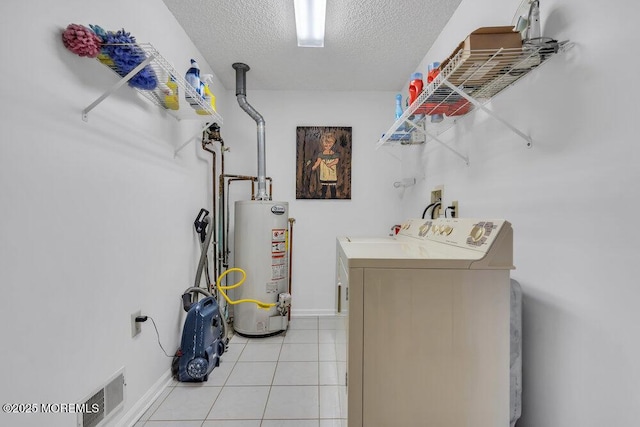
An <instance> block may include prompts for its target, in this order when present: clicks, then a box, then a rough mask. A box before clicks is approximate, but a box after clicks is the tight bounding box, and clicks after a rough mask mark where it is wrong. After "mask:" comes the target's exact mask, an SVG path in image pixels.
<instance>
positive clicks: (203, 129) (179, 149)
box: [173, 122, 211, 159]
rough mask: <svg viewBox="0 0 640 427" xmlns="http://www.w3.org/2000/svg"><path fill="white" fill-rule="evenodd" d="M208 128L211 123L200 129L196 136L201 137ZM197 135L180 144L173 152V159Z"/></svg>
mask: <svg viewBox="0 0 640 427" xmlns="http://www.w3.org/2000/svg"><path fill="white" fill-rule="evenodd" d="M209 126H211V123H209V122H207V123H205V124H204V126H203V127H202V129H200V132H199V133H198V135H202V132H204V131H205V130H206V129H207V128H208V127H209ZM198 135H194V136H192V137H191V138H189V139H187V140H186V141H185V142H184V143H182V145H181V146H180V147H178V148H176V150H175V151H174V152H173V158H174V159H175V158H176V157H178V153H179V152H181V151H182V150H183V149H184V148H185V147H186V146H187V145H189V144H190V143H191V141H193V140H194V139H196V137H197V136H198Z"/></svg>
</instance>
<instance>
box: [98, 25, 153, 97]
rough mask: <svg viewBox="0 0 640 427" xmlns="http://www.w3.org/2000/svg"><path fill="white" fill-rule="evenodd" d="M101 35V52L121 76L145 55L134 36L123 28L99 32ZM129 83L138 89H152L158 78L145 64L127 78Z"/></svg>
mask: <svg viewBox="0 0 640 427" xmlns="http://www.w3.org/2000/svg"><path fill="white" fill-rule="evenodd" d="M101 37H102V40H103V42H104V45H103V53H105V54H107V55H108V56H109V57H110V58H111V60H112V61H113V63H114V64H115V66H116V68H117V70H118V73H119V74H120V75H121V76H123V77H124V76H126V75H127V74H128V73H129V72H131V70H133V69H134V68H135V67H137V66H138V65H139V64H140V63H141V62H142V61H144V60H145V59H146V57H147V56H146V54H145V53H144V51H143V50H142V49H141V48H140V47H139V46H138V45H137V44H136V39H135V37H133V36H132V35H131V34H129V33H127V32H126V31H125V30H124V29H122V30H120V31H118V32H115V33H114V32H112V31H108V32H106V33H105V34H101ZM129 85H130V86H133V87H136V88H139V89H145V90H152V89H155V88H156V86H158V79H157V78H156V75H155V73H154V72H153V70H152V69H151V68H150V67H149V66H146V67H144V68H143V69H142V70H141V71H139V72H138V73H137V74H136V75H135V76H134V77H133V78H132V79H131V80H129Z"/></svg>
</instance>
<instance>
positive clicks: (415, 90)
mask: <svg viewBox="0 0 640 427" xmlns="http://www.w3.org/2000/svg"><path fill="white" fill-rule="evenodd" d="M422 86H423V82H422V73H413V74H412V75H411V82H410V83H409V105H411V104H413V103H414V101H415V100H416V99H417V98H418V95H420V93H421V92H422Z"/></svg>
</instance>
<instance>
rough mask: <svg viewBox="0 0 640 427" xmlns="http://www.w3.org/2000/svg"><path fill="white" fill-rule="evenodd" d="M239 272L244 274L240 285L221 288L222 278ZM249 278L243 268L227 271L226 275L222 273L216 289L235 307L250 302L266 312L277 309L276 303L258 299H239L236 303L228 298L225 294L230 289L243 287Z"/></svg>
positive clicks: (235, 284)
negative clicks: (273, 308)
mask: <svg viewBox="0 0 640 427" xmlns="http://www.w3.org/2000/svg"><path fill="white" fill-rule="evenodd" d="M234 271H237V272H239V273H241V274H242V279H240V281H239V282H238V283H234V284H233V285H230V286H221V285H220V282H222V278H223V277H224V276H226V275H227V274H229V273H231V272H234ZM246 278H247V273H245V271H244V270H243V269H241V268H237V267H234V268H230V269H228V270H227V271H225V272H224V273H222V274H221V275H220V276H219V277H218V280H216V287H217V288H218V290H219V291H220V293H221V294H222V296H223V297H224V299H225V300H227V302H228V303H229V304H231V305H235V304H241V303H243V302H250V303H253V304H256V305H257V306H258V307H260V308H262V309H264V310H269V309H270V308H271V307H275V306H276V305H277V304H276V303H266V302H262V301H258V300H257V299H239V300H236V301H232V300H231V299H230V298H229V297H228V296H227V293H226V292H225V291H226V290H228V289H234V288H237V287H238V286H240V285H242V284H243V283H244V281H245V279H246Z"/></svg>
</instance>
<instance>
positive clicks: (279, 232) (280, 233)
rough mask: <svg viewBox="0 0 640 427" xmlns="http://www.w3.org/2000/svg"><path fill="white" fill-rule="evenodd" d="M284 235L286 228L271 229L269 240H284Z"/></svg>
mask: <svg viewBox="0 0 640 427" xmlns="http://www.w3.org/2000/svg"><path fill="white" fill-rule="evenodd" d="M285 237H286V230H285V229H284V228H273V229H271V240H273V241H277V242H284V240H285Z"/></svg>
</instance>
